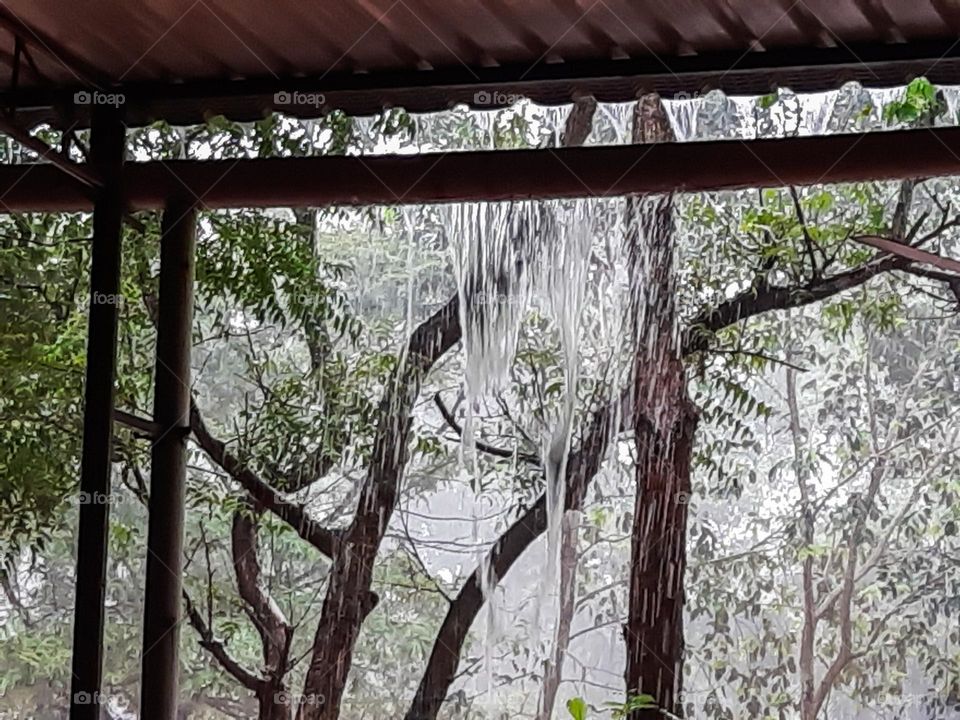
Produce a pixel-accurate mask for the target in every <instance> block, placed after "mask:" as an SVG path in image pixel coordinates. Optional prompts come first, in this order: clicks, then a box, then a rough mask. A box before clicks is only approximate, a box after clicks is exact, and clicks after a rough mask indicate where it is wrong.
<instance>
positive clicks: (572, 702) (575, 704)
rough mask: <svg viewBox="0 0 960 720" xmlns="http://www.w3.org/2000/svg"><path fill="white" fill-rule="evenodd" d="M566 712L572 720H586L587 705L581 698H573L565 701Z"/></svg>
mask: <svg viewBox="0 0 960 720" xmlns="http://www.w3.org/2000/svg"><path fill="white" fill-rule="evenodd" d="M567 712H569V713H570V717H572V718H573V720H586V719H587V703H586V701H584V699H583V698H580V697H575V698H570V699H569V700H567Z"/></svg>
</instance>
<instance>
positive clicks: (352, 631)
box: [297, 296, 460, 720]
mask: <svg viewBox="0 0 960 720" xmlns="http://www.w3.org/2000/svg"><path fill="white" fill-rule="evenodd" d="M459 312H460V311H459V301H458V300H457V296H454V297H453V298H451V299H450V300H449V301H448V302H447V304H446V305H445V306H444V307H442V308H441V309H440V310H438V311H437V312H436V313H434V314H433V315H432V316H431V317H430V318H428V319H427V320H425V321H424V322H423V323H421V324H420V325H419V326H418V327H417V328H416V330H414V332H413V334H412V335H411V337H410V341H409V343H408V346H407V351H406V353H405V354H404V355H403V357H401V358H400V359H399V361H398V365H397V368H396V370H395V372H394V375H393V377H392V379H391V380H390V382H389V384H388V386H387V389H386V392H385V393H384V397H383V400H382V402H381V405H380V424H379V427H378V429H377V434H376V439H375V441H374V448H373V457H372V458H371V462H370V466H369V468H368V469H367V476H366V478H365V480H364V484H363V488H362V489H361V492H360V497H359V500H358V502H357V512H356V515H355V516H354V519H353V522H352V523H351V524H350V527H349V528H348V529H347V531H346V532H345V533H344V536H343V541H342V542H341V543H340V544H339V545H338V546H337V548H336V552H335V553H334V556H333V566H332V567H331V569H330V580H329V585H328V586H327V594H326V597H325V598H324V601H323V609H322V610H321V613H320V622H319V623H318V624H317V631H316V635H315V636H314V642H313V651H312V657H311V659H310V665H309V667H308V668H307V673H306V677H305V678H304V684H303V694H302V696H301V697H300V699H299V704H298V708H297V718H298V720H335V718H337V717H338V716H339V715H340V701H341V699H342V697H343V692H344V689H345V688H346V684H347V676H348V674H349V673H350V665H351V663H352V660H353V649H354V646H355V645H356V642H357V638H358V637H359V635H360V628H361V626H362V625H363V621H364V620H365V619H366V617H367V615H368V614H369V613H370V611H371V610H373V608H374V605H375V603H376V594H375V593H372V592H371V591H370V585H371V583H372V581H373V565H374V562H375V561H376V558H377V551H378V550H379V548H380V543H381V542H382V540H383V536H384V533H385V532H386V530H387V525H388V523H389V522H390V517H391V515H392V514H393V510H394V507H395V505H396V496H397V490H398V487H399V484H400V480H401V477H402V475H403V471H404V469H405V467H406V463H407V457H408V454H409V448H408V444H409V439H410V428H411V424H412V415H411V413H412V411H413V405H414V403H415V402H416V399H417V397H418V396H419V393H420V387H421V384H422V382H423V379H424V378H425V377H426V375H427V374H428V373H429V372H430V369H431V368H432V367H433V364H434V363H435V362H436V361H437V360H438V359H439V358H440V357H442V356H443V354H444V353H446V352H447V351H448V350H449V349H450V348H451V347H452V346H453V345H455V344H456V343H457V342H458V341H459V340H460V323H459V321H458V318H459Z"/></svg>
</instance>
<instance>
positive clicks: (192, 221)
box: [140, 199, 197, 720]
mask: <svg viewBox="0 0 960 720" xmlns="http://www.w3.org/2000/svg"><path fill="white" fill-rule="evenodd" d="M196 237H197V212H196V209H195V208H194V206H193V205H192V204H191V203H188V202H184V201H182V200H179V199H176V200H170V201H169V202H168V203H167V207H166V209H165V210H164V214H163V237H162V239H161V241H160V243H161V245H160V300H159V311H158V318H157V363H156V376H155V379H154V396H153V420H154V423H155V424H156V425H157V427H158V430H157V432H158V437H157V439H156V440H155V441H154V444H153V450H152V453H151V469H150V505H149V510H150V521H149V531H148V534H147V583H146V590H145V592H146V602H145V604H144V623H143V674H142V678H141V685H140V718H141V720H175V718H176V715H177V699H178V698H177V695H178V692H177V682H178V679H179V678H178V676H179V672H180V665H179V662H178V658H179V652H178V645H179V638H180V628H179V625H180V612H181V602H182V601H181V598H180V594H181V592H182V587H183V579H182V571H183V517H184V489H185V485H186V478H187V434H188V432H189V427H190V347H191V344H192V343H191V341H192V337H191V328H192V323H193V268H194V249H195V246H196Z"/></svg>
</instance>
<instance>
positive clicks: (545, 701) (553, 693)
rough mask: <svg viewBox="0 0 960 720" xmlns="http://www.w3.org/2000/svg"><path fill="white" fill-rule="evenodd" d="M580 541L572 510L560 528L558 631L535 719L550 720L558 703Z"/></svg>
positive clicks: (576, 518)
mask: <svg viewBox="0 0 960 720" xmlns="http://www.w3.org/2000/svg"><path fill="white" fill-rule="evenodd" d="M579 539H580V518H579V517H578V516H577V513H576V512H574V511H567V512H566V513H565V514H564V516H563V529H562V535H561V540H560V612H559V615H558V618H557V631H556V634H555V636H554V641H553V655H552V657H551V658H550V660H548V661H547V668H546V671H545V672H544V674H543V688H542V689H541V691H540V710H539V711H538V712H537V720H550V718H551V717H553V706H554V705H555V704H556V702H557V691H558V690H559V689H560V681H561V680H562V679H563V661H564V658H565V657H566V655H567V648H568V647H569V646H570V627H571V626H572V625H573V616H574V615H575V614H576V599H577V565H578V564H579V561H580V555H579V553H578V552H577V542H578V540H579Z"/></svg>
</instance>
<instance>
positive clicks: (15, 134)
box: [0, 116, 103, 197]
mask: <svg viewBox="0 0 960 720" xmlns="http://www.w3.org/2000/svg"><path fill="white" fill-rule="evenodd" d="M67 132H69V131H67ZM0 133H3V134H4V135H9V136H10V137H12V138H13V139H14V140H16V141H17V142H18V143H20V144H21V145H23V146H24V147H25V148H27V149H28V150H32V151H33V152H35V153H36V154H37V155H39V156H40V159H41V160H45V161H46V162H49V163H50V164H51V165H53V166H54V167H56V168H58V169H60V170H62V171H63V172H65V173H66V174H67V175H69V176H70V177H72V178H74V179H75V180H79V181H80V182H81V183H83V184H84V185H86V186H87V187H88V188H98V187H100V186H102V185H103V182H102V181H101V180H100V177H99V176H98V175H97V173H96V171H95V170H94V169H93V168H92V167H90V166H88V165H82V164H80V163H75V162H73V161H72V160H69V159H68V158H67V157H65V156H64V155H62V154H61V153H60V152H58V151H57V150H56V149H54V148H52V147H50V146H49V145H47V144H46V143H45V142H44V141H43V140H41V139H40V138H38V137H34V136H33V135H31V134H30V133H29V132H27V131H26V130H24V129H23V128H21V127H20V126H18V125H17V124H16V123H13V122H11V121H10V120H8V119H6V118H4V117H2V116H0ZM91 197H93V196H92V195H91Z"/></svg>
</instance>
